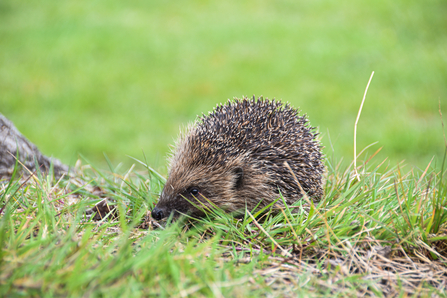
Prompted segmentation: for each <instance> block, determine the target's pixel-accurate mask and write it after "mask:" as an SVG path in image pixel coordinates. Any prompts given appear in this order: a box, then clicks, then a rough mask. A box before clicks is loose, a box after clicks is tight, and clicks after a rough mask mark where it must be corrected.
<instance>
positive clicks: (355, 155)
mask: <svg viewBox="0 0 447 298" xmlns="http://www.w3.org/2000/svg"><path fill="white" fill-rule="evenodd" d="M373 76H374V71H373V72H372V73H371V76H370V77H369V81H368V84H367V85H366V89H365V93H364V94H363V100H362V103H361V104H360V108H359V112H358V114H357V119H356V120H355V124H354V172H355V176H356V177H357V180H358V181H360V176H359V173H358V172H357V124H358V123H359V119H360V114H361V113H362V108H363V103H364V102H365V98H366V94H367V93H368V88H369V84H370V83H371V80H372V78H373Z"/></svg>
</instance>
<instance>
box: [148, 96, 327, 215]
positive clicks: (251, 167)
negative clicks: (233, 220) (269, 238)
mask: <svg viewBox="0 0 447 298" xmlns="http://www.w3.org/2000/svg"><path fill="white" fill-rule="evenodd" d="M315 130H316V129H315V127H311V126H310V124H309V122H308V119H307V117H306V115H302V116H300V115H299V111H298V110H297V109H294V108H292V107H291V106H290V105H289V104H283V103H282V102H281V101H277V100H275V99H273V100H269V99H268V98H266V99H263V98H262V97H259V98H258V99H256V98H255V97H254V96H253V98H250V99H248V98H246V97H243V98H242V99H237V98H235V99H234V100H233V101H231V100H229V101H228V103H227V104H224V105H222V104H220V105H218V106H217V107H216V108H215V109H214V110H213V111H212V112H210V113H209V114H208V115H203V114H202V116H201V117H200V118H198V119H197V120H196V122H195V123H194V124H192V125H190V126H189V127H188V128H187V129H186V131H185V132H184V133H181V134H180V137H179V139H178V140H177V142H176V145H175V147H174V150H173V152H172V154H171V156H170V157H169V171H168V178H167V181H166V184H165V186H164V188H163V190H162V192H161V195H160V198H159V201H158V203H157V204H156V206H155V207H154V209H153V210H152V217H153V218H154V219H156V220H160V219H162V218H165V217H168V216H170V215H171V214H172V216H173V217H174V218H176V217H178V216H179V215H181V214H187V215H190V216H193V217H194V216H197V217H201V216H204V215H205V213H204V210H206V209H207V208H211V207H216V206H217V207H219V208H221V209H223V210H224V211H226V212H237V211H238V212H241V211H243V210H244V209H245V208H247V209H248V210H250V211H252V210H253V209H255V208H264V207H268V206H269V205H270V206H275V207H283V206H284V205H283V204H284V202H285V203H286V204H287V205H290V204H293V203H294V202H296V201H297V200H300V199H302V197H303V195H304V194H303V191H304V192H305V193H306V195H307V196H308V198H310V199H311V200H313V201H315V202H317V201H318V200H319V199H320V198H321V197H322V195H323V187H322V184H323V178H322V176H323V172H324V164H323V154H322V152H321V149H322V146H321V144H320V142H319V140H318V139H317V135H318V133H317V132H316V131H315ZM298 184H299V185H298ZM281 196H282V198H281ZM272 203H273V204H272Z"/></svg>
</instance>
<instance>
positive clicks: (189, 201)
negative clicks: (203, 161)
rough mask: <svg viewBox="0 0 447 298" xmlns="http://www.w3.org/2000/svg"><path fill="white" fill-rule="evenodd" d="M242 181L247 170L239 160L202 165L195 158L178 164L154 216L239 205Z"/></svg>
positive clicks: (192, 212)
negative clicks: (214, 206) (212, 165)
mask: <svg viewBox="0 0 447 298" xmlns="http://www.w3.org/2000/svg"><path fill="white" fill-rule="evenodd" d="M189 157H192V156H191V155H189ZM185 162H187V163H185ZM245 178H247V177H245ZM243 182H244V170H243V169H242V167H241V163H240V160H237V161H233V162H229V163H227V164H222V165H215V167H207V166H205V165H200V160H193V159H191V160H189V161H184V162H183V163H181V164H175V165H174V166H173V167H172V168H171V170H170V174H169V178H168V180H167V181H166V184H165V187H164V189H163V191H162V193H161V196H160V199H159V201H158V204H157V205H156V207H155V208H154V210H153V211H152V217H153V218H155V219H157V220H160V219H162V218H164V217H168V216H170V215H171V213H172V214H173V216H174V217H176V216H178V215H180V214H189V215H192V216H201V215H203V214H202V211H201V210H200V209H199V208H204V207H208V208H209V207H212V206H213V205H216V206H217V207H219V208H222V209H224V210H226V211H234V210H237V209H240V208H241V207H243V206H239V205H240V204H239V203H238V202H240V200H238V199H237V198H239V197H240V193H239V192H240V191H241V190H242V186H243ZM197 207H199V208H197Z"/></svg>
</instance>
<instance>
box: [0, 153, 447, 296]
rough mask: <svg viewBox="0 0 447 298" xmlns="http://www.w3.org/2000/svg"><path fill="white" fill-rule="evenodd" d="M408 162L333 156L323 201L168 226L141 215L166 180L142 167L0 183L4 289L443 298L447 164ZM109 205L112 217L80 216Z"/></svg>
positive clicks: (0, 285) (89, 169) (0, 287)
mask: <svg viewBox="0 0 447 298" xmlns="http://www.w3.org/2000/svg"><path fill="white" fill-rule="evenodd" d="M403 168H404V167H403V166H402V165H401V164H400V165H397V166H395V167H389V165H386V164H385V163H381V164H373V163H371V161H370V159H366V160H365V161H364V162H363V163H362V164H361V165H360V166H359V167H358V169H357V172H358V176H357V174H356V172H355V171H354V169H353V166H352V165H351V166H348V167H345V166H344V165H343V163H341V162H340V163H334V162H328V173H327V179H326V195H325V197H324V198H323V200H322V201H321V202H319V203H315V204H314V203H312V202H310V201H306V200H302V201H300V202H297V203H296V204H295V205H294V206H287V207H285V208H284V209H282V210H278V212H276V213H271V212H267V213H266V212H259V211H252V210H246V212H245V215H244V216H243V217H239V218H235V217H233V216H232V215H231V214H226V213H225V212H223V211H222V210H219V209H213V210H212V211H211V212H209V214H208V216H207V217H204V218H201V219H197V220H191V219H189V218H183V219H181V220H178V221H176V222H173V223H171V224H169V225H166V226H160V225H158V224H157V223H155V222H154V221H152V220H151V218H150V210H151V209H152V207H153V206H154V204H155V202H156V200H157V195H158V193H159V192H160V190H161V187H162V186H163V183H164V182H163V179H162V177H160V176H159V175H157V174H156V173H154V171H153V170H152V169H150V168H146V170H145V171H141V172H140V171H137V170H135V168H134V167H133V166H132V167H131V168H130V169H129V170H127V171H120V169H119V168H117V167H113V166H112V165H111V164H110V167H109V171H101V170H99V169H97V168H95V167H94V166H92V165H90V164H89V163H87V164H82V163H80V162H79V163H78V164H77V167H76V169H75V173H74V174H73V176H72V177H69V178H66V179H61V180H60V181H56V182H55V181H52V178H51V177H44V176H41V175H39V174H37V175H36V176H33V177H31V178H30V179H28V180H27V181H25V179H24V178H18V179H11V180H10V181H4V183H3V184H2V185H1V189H0V198H1V199H0V209H1V210H2V213H1V215H0V216H1V217H0V295H1V296H8V295H28V296H67V295H69V296H102V295H112V296H117V295H126V296H155V295H157V296H162V297H168V296H169V297H170V296H181V297H185V296H188V295H189V296H197V297H204V296H206V297H208V296H216V297H221V296H235V297H246V296H259V295H261V294H262V295H264V296H270V295H271V296H279V295H282V296H296V295H297V294H301V295H315V296H332V295H334V294H343V295H344V296H352V297H354V296H355V297H357V296H358V295H373V296H387V295H399V294H404V293H407V294H411V295H430V294H434V295H443V293H445V288H446V283H445V280H447V266H446V265H447V242H446V240H447V223H446V219H447V209H446V205H447V196H446V183H445V177H444V176H445V175H444V166H441V167H440V169H439V167H438V168H437V167H436V166H433V165H432V163H430V164H429V165H428V166H427V168H426V169H425V170H423V171H422V170H417V169H411V170H409V171H407V172H404V170H403ZM357 177H359V178H360V179H357ZM359 180H360V181H359ZM104 199H106V200H107V202H108V204H109V205H110V207H111V209H110V210H113V208H115V210H117V214H118V216H116V217H115V216H112V215H113V212H108V213H105V214H103V215H102V216H101V217H100V219H99V220H94V216H93V214H90V215H88V214H86V210H88V209H90V208H92V207H93V206H94V205H95V204H96V203H98V202H99V201H101V200H104ZM280 199H281V198H280ZM93 210H95V209H93ZM142 227H146V229H142Z"/></svg>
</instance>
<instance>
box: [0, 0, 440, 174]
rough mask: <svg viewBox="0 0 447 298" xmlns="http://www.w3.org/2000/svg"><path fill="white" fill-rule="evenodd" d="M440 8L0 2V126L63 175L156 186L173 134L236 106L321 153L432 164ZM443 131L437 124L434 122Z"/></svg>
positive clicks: (403, 2) (281, 1) (379, 0)
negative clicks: (146, 181)
mask: <svg viewBox="0 0 447 298" xmlns="http://www.w3.org/2000/svg"><path fill="white" fill-rule="evenodd" d="M446 30H447V1H445V0H427V1H420V0H417V1H415V0H395V1H388V0H386V1H385V0H374V1H373V0H365V1H339V0H338V1H335V0H334V1H332V0H327V1H296V0H293V1H292V0H290V1H289V0H275V1H249V0H247V1H244V0H238V1H234V0H227V1H206V0H196V1H166V0H164V1H161V0H144V1H138V0H136V1H116V0H107V1H105V0H95V1H92V0H89V1H85V0H67V1H54V0H40V1H17V0H1V1H0V112H1V113H3V114H4V115H6V116H7V117H8V118H9V119H11V120H12V121H13V122H14V123H15V125H16V126H17V127H18V128H19V130H20V131H21V132H22V133H23V134H24V135H26V136H27V137H28V138H29V139H30V140H31V141H33V142H34V143H35V144H37V145H38V147H39V148H40V149H41V150H42V151H43V152H44V153H45V154H47V155H53V156H55V157H58V158H60V159H61V160H62V161H63V162H65V163H68V164H71V165H73V164H74V162H75V161H76V159H77V158H78V156H79V155H78V154H79V153H81V154H83V155H84V156H86V157H87V158H88V159H89V160H90V161H92V162H94V163H96V164H105V159H104V156H103V153H106V154H107V155H108V156H109V158H110V159H111V160H112V162H113V163H115V164H116V163H120V162H122V163H124V164H125V165H130V164H131V163H132V162H133V161H132V160H131V159H130V158H129V157H128V155H130V156H133V157H135V158H138V159H143V153H142V152H144V154H145V155H146V157H147V161H148V162H149V164H150V165H152V166H153V167H155V168H156V169H159V170H160V171H161V172H162V173H166V169H165V156H166V154H167V152H168V151H169V144H173V140H174V139H175V138H176V137H177V135H178V132H179V128H180V127H181V126H182V125H185V124H187V123H188V122H192V121H193V120H194V119H195V118H196V116H197V115H200V114H201V113H203V112H204V113H207V112H208V111H210V110H211V109H212V108H213V107H214V106H215V105H216V104H218V103H221V102H222V103H223V102H225V101H227V99H229V98H233V97H235V96H236V97H241V96H242V95H247V96H252V95H253V94H255V95H256V96H260V95H263V96H264V97H269V98H273V97H274V98H277V99H282V100H284V101H287V102H290V103H291V104H292V105H293V106H295V107H300V108H301V110H302V111H304V112H305V113H307V114H308V116H309V118H310V120H311V123H312V125H314V126H317V127H318V128H319V130H320V132H321V134H322V142H323V144H324V145H325V146H326V148H325V152H326V154H327V155H328V156H330V157H331V158H332V157H334V158H335V159H336V160H340V159H342V158H343V160H344V161H345V162H347V163H348V162H349V161H351V160H352V154H353V129H354V122H355V118H356V116H357V111H358V108H359V105H360V102H361V99H362V97H363V92H364V89H365V86H366V83H367V81H368V79H369V76H370V74H371V72H372V71H373V70H374V71H375V76H374V78H373V80H372V83H371V86H370V88H369V92H368V95H367V99H366V102H365V105H364V109H363V113H362V116H361V119H360V122H359V126H358V148H359V149H361V148H363V147H365V146H367V145H368V144H370V143H373V142H376V141H378V142H379V143H378V144H377V145H374V146H372V147H371V148H370V149H369V151H368V152H369V153H368V154H370V155H371V154H372V153H373V152H375V151H376V150H377V149H378V148H380V147H382V146H383V149H382V151H381V152H380V153H379V155H378V156H377V157H376V160H377V161H381V160H383V159H384V158H386V157H388V160H389V162H390V164H391V165H396V164H397V163H398V162H400V161H402V160H406V162H405V163H406V164H407V165H410V166H417V167H425V166H426V165H427V164H428V162H429V161H430V159H431V158H432V157H433V156H435V159H436V160H437V162H438V163H439V162H440V160H441V159H442V156H443V153H444V148H445V146H444V139H443V130H442V124H441V118H440V116H439V112H438V104H439V103H441V106H442V107H443V109H444V114H446V115H447V31H446ZM444 122H447V119H446V117H445V116H444Z"/></svg>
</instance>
